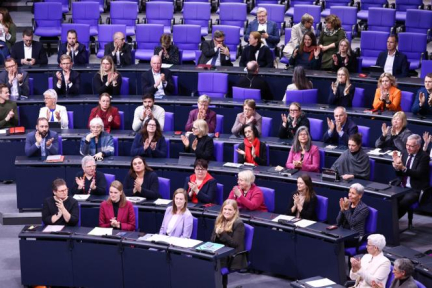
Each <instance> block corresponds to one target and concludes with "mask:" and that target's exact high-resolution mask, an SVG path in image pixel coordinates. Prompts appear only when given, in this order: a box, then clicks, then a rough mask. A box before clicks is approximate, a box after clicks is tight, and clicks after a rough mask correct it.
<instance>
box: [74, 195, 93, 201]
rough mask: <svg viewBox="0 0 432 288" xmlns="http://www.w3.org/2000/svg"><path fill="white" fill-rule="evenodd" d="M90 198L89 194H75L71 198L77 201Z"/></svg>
mask: <svg viewBox="0 0 432 288" xmlns="http://www.w3.org/2000/svg"><path fill="white" fill-rule="evenodd" d="M89 197H90V194H75V195H74V196H73V198H74V199H75V200H77V201H87V199H88V198H89Z"/></svg>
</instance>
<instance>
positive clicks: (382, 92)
mask: <svg viewBox="0 0 432 288" xmlns="http://www.w3.org/2000/svg"><path fill="white" fill-rule="evenodd" d="M396 87H397V83H396V78H395V77H394V76H393V75H391V74H390V73H383V74H381V76H380V78H379V79H378V88H377V89H376V91H375V99H374V102H373V108H374V109H376V110H390V111H402V108H401V99H402V92H401V90H399V89H397V88H396Z"/></svg>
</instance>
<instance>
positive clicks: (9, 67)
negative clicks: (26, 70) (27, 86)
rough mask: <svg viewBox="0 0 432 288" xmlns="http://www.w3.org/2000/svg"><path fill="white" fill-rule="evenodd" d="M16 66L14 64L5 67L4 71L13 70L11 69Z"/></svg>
mask: <svg viewBox="0 0 432 288" xmlns="http://www.w3.org/2000/svg"><path fill="white" fill-rule="evenodd" d="M15 66H16V64H14V65H10V66H5V68H6V69H11V68H13V67H15Z"/></svg>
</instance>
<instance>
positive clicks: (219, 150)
mask: <svg viewBox="0 0 432 288" xmlns="http://www.w3.org/2000/svg"><path fill="white" fill-rule="evenodd" d="M223 147H224V143H223V142H222V141H214V156H215V159H216V161H218V162H223Z"/></svg>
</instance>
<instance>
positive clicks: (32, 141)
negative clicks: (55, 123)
mask: <svg viewBox="0 0 432 288" xmlns="http://www.w3.org/2000/svg"><path fill="white" fill-rule="evenodd" d="M58 148H59V143H58V135H57V133H56V132H54V131H50V130H49V124H48V120H47V119H46V118H44V117H41V118H39V119H38V120H37V124H36V131H32V132H30V133H28V134H27V137H26V143H25V154H26V156H27V157H35V156H38V157H41V156H42V157H46V156H49V155H57V154H58Z"/></svg>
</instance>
